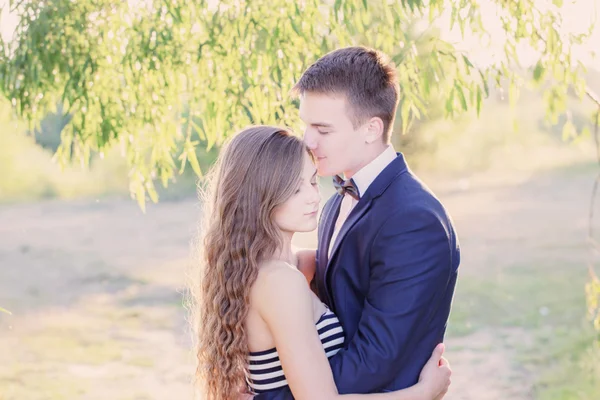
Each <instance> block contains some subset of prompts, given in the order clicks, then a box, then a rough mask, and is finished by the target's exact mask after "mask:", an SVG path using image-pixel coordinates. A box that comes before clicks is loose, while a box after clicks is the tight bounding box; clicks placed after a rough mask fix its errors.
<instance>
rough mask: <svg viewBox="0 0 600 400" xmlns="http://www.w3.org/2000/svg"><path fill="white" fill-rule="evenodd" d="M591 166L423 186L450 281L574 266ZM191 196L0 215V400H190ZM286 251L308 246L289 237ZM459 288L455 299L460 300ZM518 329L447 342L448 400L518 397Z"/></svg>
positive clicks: (526, 374) (524, 395)
mask: <svg viewBox="0 0 600 400" xmlns="http://www.w3.org/2000/svg"><path fill="white" fill-rule="evenodd" d="M594 172H595V171H594V170H593V169H591V168H577V167H573V168H570V169H568V170H560V171H549V172H537V173H515V172H505V173H501V174H493V175H491V174H479V175H477V174H474V175H472V176H470V177H462V178H461V179H443V180H441V179H439V178H436V177H424V178H425V180H426V182H428V183H429V184H430V186H431V187H432V188H433V189H434V190H435V191H436V193H437V194H438V196H439V197H440V198H441V199H442V201H443V202H444V203H445V204H446V206H447V208H448V209H449V210H450V212H451V214H452V216H453V218H454V220H455V222H456V226H457V230H458V232H459V237H460V240H461V244H462V252H463V262H462V265H461V276H463V277H472V276H483V277H485V276H497V275H498V274H501V273H502V271H503V268H506V267H507V266H509V265H514V264H515V263H520V262H523V263H527V262H537V261H539V260H544V259H547V258H552V259H553V260H563V259H564V260H569V261H575V262H579V261H581V264H582V265H583V264H584V261H585V260H584V258H585V256H586V253H584V252H580V251H571V250H572V249H573V248H574V247H577V248H578V247H581V245H582V243H584V241H585V229H586V221H587V211H588V210H587V206H588V202H589V194H590V190H591V185H592V183H593V179H594ZM198 217H199V205H198V203H197V201H196V200H195V199H189V200H185V201H177V202H162V203H160V204H157V205H152V206H150V207H149V208H148V210H147V213H146V215H143V214H142V213H141V212H140V210H139V209H138V208H137V206H136V204H135V202H133V201H130V200H123V199H112V200H97V201H73V202H65V201H47V202H41V203H33V204H20V205H4V206H0V306H3V307H5V308H7V309H10V310H11V311H12V313H13V314H12V315H11V316H8V315H3V314H0V399H1V400H33V399H35V400H38V399H39V400H55V399H85V400H87V399H102V400H105V399H115V400H121V399H122V400H134V399H135V400H143V399H165V400H167V399H168V400H171V399H190V398H191V397H192V396H191V389H190V388H191V386H190V381H191V376H192V374H193V360H194V357H193V355H192V354H191V353H190V350H189V349H190V343H191V341H190V335H189V332H188V329H187V323H186V320H185V310H184V308H183V307H182V302H181V293H182V292H183V290H184V284H185V271H186V267H187V265H188V262H189V255H190V239H191V238H192V237H193V235H194V233H195V229H196V225H197V221H198ZM297 241H298V243H304V244H306V243H308V244H312V243H314V238H313V237H312V236H310V235H301V236H300V237H298V239H297ZM460 289H461V286H460V280H459V286H458V288H457V290H460ZM530 340H532V339H531V338H530V337H529V333H528V332H527V330H526V329H524V328H514V327H512V328H508V327H507V328H498V329H497V328H494V329H492V328H486V327H482V328H478V329H476V330H475V331H474V332H471V333H469V334H468V335H466V336H465V335H460V336H459V335H455V336H449V337H448V340H447V348H448V352H447V356H448V358H449V359H450V361H451V363H452V366H453V369H454V374H453V384H452V387H451V391H450V392H449V394H448V396H447V397H446V398H448V399H450V400H486V399H490V400H491V399H508V398H510V399H514V400H520V399H530V398H532V396H533V394H532V382H533V380H532V379H533V375H532V374H534V373H535V371H531V370H526V369H523V368H521V367H519V364H518V363H517V362H516V361H515V360H516V357H517V354H516V352H517V350H516V348H517V346H516V343H517V342H518V343H520V344H521V345H522V344H523V343H527V342H528V341H530Z"/></svg>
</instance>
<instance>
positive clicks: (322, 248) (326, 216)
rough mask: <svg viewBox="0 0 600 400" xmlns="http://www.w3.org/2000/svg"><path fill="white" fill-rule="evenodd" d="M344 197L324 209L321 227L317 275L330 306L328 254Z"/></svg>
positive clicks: (334, 199)
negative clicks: (327, 276) (327, 279)
mask: <svg viewBox="0 0 600 400" xmlns="http://www.w3.org/2000/svg"><path fill="white" fill-rule="evenodd" d="M342 198H343V197H342V196H339V195H336V196H335V197H334V198H333V199H332V200H331V202H329V203H328V204H327V205H326V207H324V208H323V216H322V221H323V223H322V225H321V226H320V227H319V228H320V229H319V230H320V232H319V233H320V234H319V243H318V250H319V256H318V257H319V258H318V262H319V263H318V266H319V268H317V273H318V274H319V279H318V281H317V282H318V284H319V288H318V289H319V293H322V295H325V296H327V299H328V304H331V297H330V294H329V289H328V287H327V283H326V282H325V278H326V270H327V265H328V263H329V260H328V256H327V254H328V253H329V251H328V249H329V242H330V241H331V236H332V235H333V228H334V226H335V221H336V219H337V216H338V214H339V210H340V204H341V203H342Z"/></svg>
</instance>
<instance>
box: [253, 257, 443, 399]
mask: <svg viewBox="0 0 600 400" xmlns="http://www.w3.org/2000/svg"><path fill="white" fill-rule="evenodd" d="M263 272H264V273H263V274H262V276H261V277H260V279H259V280H257V282H256V284H257V285H258V287H257V288H256V289H257V291H256V293H258V294H259V295H258V296H257V297H256V298H255V301H256V302H257V304H256V306H257V309H258V311H259V313H260V314H261V316H262V318H263V319H264V321H265V322H266V323H267V325H268V327H269V329H270V331H271V334H272V335H273V339H274V341H275V346H276V347H277V352H278V353H279V358H280V360H281V365H282V367H283V370H284V373H285V376H286V379H287V382H288V384H289V386H290V389H291V391H292V393H293V395H294V398H296V399H298V400H303V399H306V400H308V399H311V400H312V399H316V398H318V399H323V400H333V399H339V398H341V397H342V396H343V399H344V400H359V399H360V400H371V399H372V400H433V399H434V398H435V397H436V396H438V395H439V394H441V393H442V392H443V391H444V390H446V389H447V386H448V384H449V377H450V369H449V367H447V366H440V365H439V362H440V359H441V355H442V352H443V348H442V350H441V351H438V353H436V354H435V355H434V357H432V360H430V361H431V365H429V363H428V365H429V368H428V369H427V366H426V368H424V375H423V376H422V379H421V381H420V382H419V383H417V384H416V385H414V386H412V387H410V388H407V389H404V390H399V391H396V392H389V393H377V394H347V395H340V394H338V392H337V388H336V385H335V382H334V380H333V374H332V373H331V369H330V367H329V362H328V360H327V357H326V355H325V351H324V350H323V346H322V344H321V340H320V339H319V335H318V333H317V330H316V327H315V322H314V318H313V304H312V298H311V294H310V289H309V287H308V285H307V284H306V281H305V279H304V277H303V275H302V274H299V273H298V271H297V270H295V269H293V268H291V267H289V266H287V265H285V264H282V265H281V266H278V267H274V268H272V269H270V270H268V271H263ZM435 357H437V359H435ZM357 379H360V377H357Z"/></svg>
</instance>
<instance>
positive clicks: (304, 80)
mask: <svg viewBox="0 0 600 400" xmlns="http://www.w3.org/2000/svg"><path fill="white" fill-rule="evenodd" d="M293 92H294V93H295V94H297V95H302V94H304V93H306V92H312V93H323V94H341V95H344V96H345V97H346V99H347V101H348V105H349V110H348V116H349V117H350V119H351V120H352V123H353V125H354V128H357V127H359V126H360V125H361V124H363V123H365V122H366V121H367V120H368V119H369V118H372V117H379V118H381V120H382V121H383V140H384V141H385V142H386V143H387V142H389V139H390V135H391V131H392V125H393V123H394V118H395V116H396V107H397V106H398V96H399V95H398V92H399V88H398V81H397V77H396V68H395V67H394V65H393V64H391V63H390V61H389V60H388V58H387V57H386V56H385V55H384V54H383V53H381V52H379V51H376V50H373V49H369V48H366V47H345V48H342V49H338V50H335V51H332V52H331V53H328V54H326V55H324V56H323V57H321V58H320V59H318V60H317V61H316V62H315V63H314V64H312V65H311V66H310V67H308V69H307V70H306V71H304V74H302V77H300V80H299V81H298V83H296V85H295V86H294V88H293Z"/></svg>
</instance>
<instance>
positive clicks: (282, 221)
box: [273, 153, 321, 233]
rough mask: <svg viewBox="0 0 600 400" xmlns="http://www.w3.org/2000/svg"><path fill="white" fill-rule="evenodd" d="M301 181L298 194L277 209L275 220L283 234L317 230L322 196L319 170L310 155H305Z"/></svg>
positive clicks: (274, 215) (297, 190)
mask: <svg viewBox="0 0 600 400" xmlns="http://www.w3.org/2000/svg"><path fill="white" fill-rule="evenodd" d="M300 178H301V180H300V184H299V186H298V188H297V189H296V192H295V193H294V194H293V195H292V197H290V198H289V199H287V200H286V202H285V203H283V204H280V205H279V206H277V208H276V209H275V212H274V214H273V218H274V221H275V223H276V224H277V226H278V227H279V229H281V230H282V231H283V232H291V233H294V232H310V231H313V230H315V229H316V228H317V212H318V211H319V202H320V200H321V195H320V193H319V185H318V183H317V169H316V168H315V166H314V164H313V162H312V160H311V159H310V156H309V155H308V153H305V154H304V165H303V168H302V175H301V177H300Z"/></svg>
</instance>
